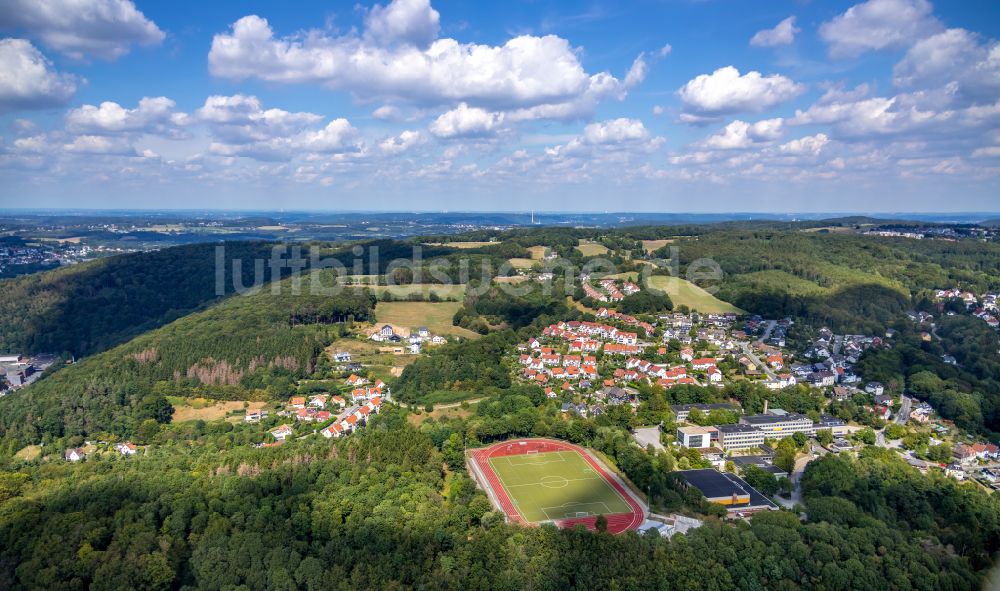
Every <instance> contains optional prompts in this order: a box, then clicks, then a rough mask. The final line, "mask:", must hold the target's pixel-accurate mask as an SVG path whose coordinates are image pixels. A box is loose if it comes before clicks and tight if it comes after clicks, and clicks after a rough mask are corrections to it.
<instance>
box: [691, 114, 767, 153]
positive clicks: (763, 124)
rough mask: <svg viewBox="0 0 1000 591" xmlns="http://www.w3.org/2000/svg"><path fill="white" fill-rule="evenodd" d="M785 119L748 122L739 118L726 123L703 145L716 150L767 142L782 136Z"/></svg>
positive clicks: (748, 146) (746, 146)
mask: <svg viewBox="0 0 1000 591" xmlns="http://www.w3.org/2000/svg"><path fill="white" fill-rule="evenodd" d="M783 128H784V119H782V118H780V117H778V118H775V119H765V120H763V121H757V122H756V123H747V122H746V121H740V120H739V119H737V120H736V121H733V122H732V123H730V124H728V125H726V127H724V128H723V129H722V131H720V132H718V133H716V134H713V135H711V136H709V137H708V138H707V139H706V140H705V141H704V142H702V145H703V147H705V148H711V149H715V150H734V149H740V148H750V147H753V146H755V145H759V144H762V143H767V142H770V141H773V140H776V139H778V138H779V137H781V134H782V131H783Z"/></svg>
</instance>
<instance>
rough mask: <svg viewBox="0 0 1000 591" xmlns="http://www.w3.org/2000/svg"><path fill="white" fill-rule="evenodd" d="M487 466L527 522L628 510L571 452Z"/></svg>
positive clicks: (497, 460) (497, 461)
mask: <svg viewBox="0 0 1000 591" xmlns="http://www.w3.org/2000/svg"><path fill="white" fill-rule="evenodd" d="M490 466H492V467H493V471H494V472H496V474H497V476H499V477H500V482H501V483H502V484H503V487H504V490H506V491H507V496H508V497H510V499H511V501H512V502H513V503H514V507H516V508H517V510H518V512H519V513H520V514H521V516H522V517H524V519H525V520H526V521H530V522H533V523H534V522H538V521H555V520H561V519H572V518H576V517H591V516H595V515H598V514H603V515H614V514H616V513H628V512H629V511H631V508H630V507H629V504H628V503H627V502H626V501H625V499H624V498H622V496H621V495H620V494H619V493H618V491H616V490H615V489H613V488H612V487H611V485H610V484H608V481H607V480H605V479H604V477H602V476H601V475H600V474H598V473H597V471H596V470H594V469H593V468H591V467H590V465H589V464H588V463H587V461H586V460H584V459H583V456H581V455H580V454H578V453H576V452H574V451H552V452H547V453H534V454H525V455H520V456H502V457H499V458H491V459H490Z"/></svg>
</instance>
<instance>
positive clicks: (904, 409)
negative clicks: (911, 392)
mask: <svg viewBox="0 0 1000 591" xmlns="http://www.w3.org/2000/svg"><path fill="white" fill-rule="evenodd" d="M902 398H903V402H902V404H900V405H899V412H898V413H896V424H899V425H905V424H906V421H907V420H909V418H910V406H912V405H913V399H912V398H910V397H909V396H907V395H905V394H904V395H903V397H902Z"/></svg>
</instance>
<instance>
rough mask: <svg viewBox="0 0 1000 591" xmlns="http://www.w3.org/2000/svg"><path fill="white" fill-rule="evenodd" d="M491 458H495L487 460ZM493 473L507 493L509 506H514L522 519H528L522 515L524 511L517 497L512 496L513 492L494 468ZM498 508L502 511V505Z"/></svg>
mask: <svg viewBox="0 0 1000 591" xmlns="http://www.w3.org/2000/svg"><path fill="white" fill-rule="evenodd" d="M493 459H496V458H489V460H493ZM490 467H491V468H492V466H490ZM493 473H494V474H496V476H497V480H498V481H499V482H500V488H502V489H503V491H504V494H506V495H507V500H508V501H510V505H511V507H514V509H516V510H517V513H518V514H519V515H520V516H521V519H524V520H525V521H528V518H527V517H526V516H525V515H524V511H522V510H521V506H520V503H518V502H517V499H515V498H514V494H513V493H512V492H511V491H510V489H508V488H507V485H506V484H504V481H503V478H501V477H500V475H499V474H497V472H496V470H494V471H493ZM500 510H501V511H503V507H502V506H501V507H500Z"/></svg>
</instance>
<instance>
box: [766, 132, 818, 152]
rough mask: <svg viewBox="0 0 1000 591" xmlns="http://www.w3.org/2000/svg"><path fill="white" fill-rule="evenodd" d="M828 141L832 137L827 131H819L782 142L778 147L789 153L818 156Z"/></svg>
mask: <svg viewBox="0 0 1000 591" xmlns="http://www.w3.org/2000/svg"><path fill="white" fill-rule="evenodd" d="M828 143H830V138H828V137H827V136H826V134H825V133H817V134H816V135H809V136H806V137H801V138H799V139H796V140H792V141H790V142H787V143H784V144H781V146H780V147H779V148H778V149H779V150H780V151H782V152H785V153H788V154H795V155H813V156H816V155H818V154H819V153H820V152H821V151H822V150H823V147H824V146H826V145H827V144H828Z"/></svg>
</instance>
